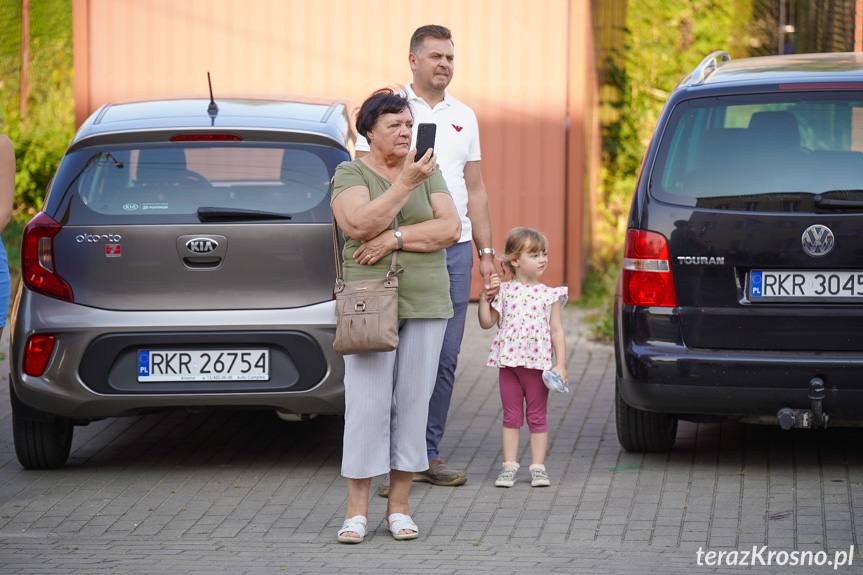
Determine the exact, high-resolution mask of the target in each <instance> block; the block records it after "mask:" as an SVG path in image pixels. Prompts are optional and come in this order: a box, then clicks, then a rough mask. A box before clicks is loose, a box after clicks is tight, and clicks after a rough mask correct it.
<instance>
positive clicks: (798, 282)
mask: <svg viewBox="0 0 863 575" xmlns="http://www.w3.org/2000/svg"><path fill="white" fill-rule="evenodd" d="M614 328H615V356H616V364H617V374H616V386H617V389H616V402H617V406H616V407H617V432H618V438H619V440H620V443H621V445H622V446H623V447H624V448H625V449H627V450H630V451H664V450H669V449H671V448H672V447H673V445H674V440H675V435H676V431H677V421H678V420H679V419H684V420H691V421H705V420H714V419H726V418H727V419H737V420H741V421H744V422H754V423H766V424H775V425H779V426H781V427H782V428H784V429H790V428H794V427H797V428H810V427H823V426H826V425H827V424H828V421H829V424H830V425H834V424H843V423H860V422H861V421H863V54H812V55H792V56H776V57H767V58H751V59H743V60H733V61H732V60H731V58H730V57H729V56H728V54H727V53H725V52H716V53H714V54H711V55H710V56H708V57H707V58H705V59H704V61H702V62H701V64H700V65H699V66H698V67H697V68H696V69H695V70H694V71H693V72H692V73H691V74H689V75H687V76H686V77H684V78H683V80H682V81H681V82H680V84H678V86H677V87H676V89H675V90H674V91H673V92H672V94H671V96H670V97H669V99H668V102H667V103H666V105H665V108H664V110H663V112H662V114H661V116H660V118H659V122H658V124H657V126H656V129H655V131H654V134H653V137H652V139H651V142H650V145H649V147H648V150H647V153H646V156H645V158H644V161H643V162H642V166H641V172H640V174H639V177H638V184H637V189H636V190H635V195H634V198H633V201H632V207H631V210H630V214H629V221H628V227H627V235H626V241H625V246H624V254H623V271H622V272H621V275H620V278H619V280H618V284H617V290H616V294H615V317H614Z"/></svg>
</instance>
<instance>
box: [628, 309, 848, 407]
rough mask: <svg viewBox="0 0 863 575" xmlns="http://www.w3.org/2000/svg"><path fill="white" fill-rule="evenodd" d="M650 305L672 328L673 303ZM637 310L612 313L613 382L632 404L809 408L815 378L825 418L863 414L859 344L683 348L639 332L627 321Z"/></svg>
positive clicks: (671, 330)
mask: <svg viewBox="0 0 863 575" xmlns="http://www.w3.org/2000/svg"><path fill="white" fill-rule="evenodd" d="M620 311H621V309H620V308H618V312H620ZM642 312H643V313H648V312H646V311H644V310H642ZM642 312H638V313H642ZM650 313H653V314H654V320H655V319H656V318H655V314H657V313H658V314H664V315H665V316H666V317H665V319H666V320H667V321H666V322H665V324H666V329H665V330H664V334H665V335H667V336H671V335H672V334H673V333H674V331H675V329H674V327H673V326H674V323H675V317H674V311H673V310H661V311H657V310H653V311H652V312H650ZM636 315H637V313H630V312H627V311H624V312H623V313H618V314H616V316H615V361H616V369H617V383H618V389H619V391H620V394H621V396H622V398H623V400H624V401H625V402H626V403H627V404H629V405H630V406H632V407H635V408H638V409H643V410H647V411H654V412H660V413H670V414H678V415H701V416H727V417H735V418H737V417H740V418H746V417H749V418H759V417H775V416H776V414H777V412H778V411H779V410H780V409H782V408H792V409H809V408H810V407H811V405H812V401H811V399H810V398H809V383H810V381H811V380H812V379H813V378H820V379H821V380H823V382H824V387H825V390H824V399H823V401H822V405H823V411H824V413H827V414H828V415H829V416H830V420H831V422H837V423H838V422H840V421H849V422H863V351H861V353H852V352H836V353H827V352H805V351H795V352H768V351H761V352H759V351H736V350H709V349H689V348H687V347H686V346H685V345H683V344H682V343H681V342H680V341H679V338H678V339H677V340H675V338H674V337H664V338H662V339H659V338H657V337H655V336H656V333H653V334H652V335H653V336H654V337H651V338H640V337H638V336H637V332H638V330H633V329H632V326H633V325H638V324H637V322H639V321H643V320H644V319H645V318H643V317H642V318H638V317H635V316H636ZM660 323H662V322H660ZM642 325H643V324H642ZM654 325H655V324H654Z"/></svg>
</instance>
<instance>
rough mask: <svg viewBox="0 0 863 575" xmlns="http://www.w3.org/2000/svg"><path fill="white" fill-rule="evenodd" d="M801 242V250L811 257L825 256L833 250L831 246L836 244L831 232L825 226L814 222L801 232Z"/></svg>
mask: <svg viewBox="0 0 863 575" xmlns="http://www.w3.org/2000/svg"><path fill="white" fill-rule="evenodd" d="M800 239H801V241H802V242H803V251H804V252H806V253H807V254H809V255H810V256H812V257H813V258H820V257H822V256H826V255H827V254H829V253H830V252H831V251H833V246H834V245H836V238H834V237H833V232H832V231H830V228H828V227H827V226H822V225H821V224H816V225H814V226H809V227H808V228H806V231H804V232H803V237H802V238H800Z"/></svg>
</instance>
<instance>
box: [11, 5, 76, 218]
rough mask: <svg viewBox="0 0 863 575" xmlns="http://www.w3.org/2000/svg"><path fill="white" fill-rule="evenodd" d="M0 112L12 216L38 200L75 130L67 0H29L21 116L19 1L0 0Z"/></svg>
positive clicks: (31, 209) (30, 209)
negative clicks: (12, 167)
mask: <svg viewBox="0 0 863 575" xmlns="http://www.w3.org/2000/svg"><path fill="white" fill-rule="evenodd" d="M0 14H2V16H0V26H3V34H2V35H0V38H2V40H0V78H2V80H0V116H2V119H3V126H2V127H0V133H3V134H6V135H7V136H9V138H10V139H11V140H12V142H13V144H14V145H15V159H16V166H17V172H16V175H15V213H14V217H15V219H16V220H21V219H27V218H29V217H30V216H31V215H32V214H34V213H35V212H36V211H37V210H38V209H39V208H40V207H41V205H42V201H43V199H44V196H45V189H46V188H47V186H48V182H49V181H50V180H51V178H52V177H53V175H54V171H55V170H56V169H57V164H58V163H59V161H60V159H61V158H62V156H63V153H64V152H65V150H66V146H68V144H69V141H70V140H71V139H72V136H73V135H74V131H75V99H74V89H73V75H72V2H71V0H38V1H34V2H32V3H31V14H30V78H29V95H28V101H27V117H26V118H23V117H22V116H21V114H20V111H19V103H18V99H19V88H20V69H21V58H20V56H21V54H20V49H21V40H20V38H21V2H20V0H0Z"/></svg>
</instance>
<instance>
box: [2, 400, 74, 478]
mask: <svg viewBox="0 0 863 575" xmlns="http://www.w3.org/2000/svg"><path fill="white" fill-rule="evenodd" d="M10 391H11V392H12V393H11V395H12V437H13V440H14V442H15V455H17V456H18V461H19V462H20V463H21V465H22V466H24V468H25V469H57V468H59V467H63V465H64V464H65V463H66V460H67V459H69V451H70V450H71V448H72V432H73V426H72V420H70V419H67V418H65V417H55V416H51V415H49V414H47V413H45V414H43V413H42V412H38V411H36V410H34V409H33V408H31V407H29V406H27V407H24V406H23V405H21V404H20V401H19V400H18V398H17V397H15V392H14V391H13V390H10ZM34 415H37V416H36V417H34ZM40 416H41V417H40Z"/></svg>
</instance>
